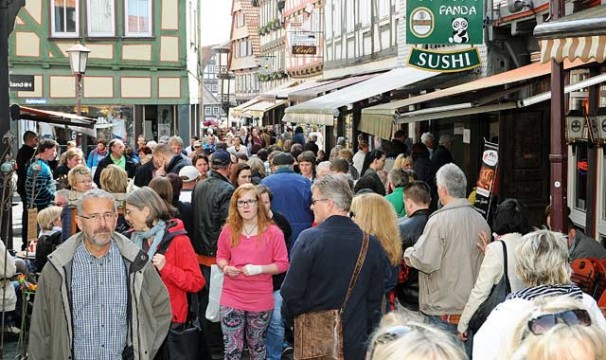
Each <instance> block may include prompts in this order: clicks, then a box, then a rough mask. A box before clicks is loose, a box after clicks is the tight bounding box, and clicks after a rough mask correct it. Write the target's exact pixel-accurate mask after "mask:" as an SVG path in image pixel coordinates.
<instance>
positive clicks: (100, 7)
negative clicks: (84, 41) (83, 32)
mask: <svg viewBox="0 0 606 360" xmlns="http://www.w3.org/2000/svg"><path fill="white" fill-rule="evenodd" d="M87 9H88V14H87V20H88V36H114V35H115V25H116V21H115V19H114V0H88V7H87Z"/></svg>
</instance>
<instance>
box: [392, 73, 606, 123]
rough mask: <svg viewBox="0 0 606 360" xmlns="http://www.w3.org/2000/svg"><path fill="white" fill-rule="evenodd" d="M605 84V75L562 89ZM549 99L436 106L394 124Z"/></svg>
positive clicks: (568, 90)
mask: <svg viewBox="0 0 606 360" xmlns="http://www.w3.org/2000/svg"><path fill="white" fill-rule="evenodd" d="M603 82H606V74H601V75H598V76H594V77H591V78H589V79H585V80H583V81H580V82H578V83H576V84H572V85H568V86H566V87H565V88H564V93H565V94H568V93H571V92H575V91H579V90H581V89H585V88H587V87H589V86H593V85H597V84H601V83H603ZM550 99H551V92H550V91H548V92H544V93H541V94H538V95H534V96H530V97H527V98H525V99H521V100H517V101H508V102H504V103H497V104H490V105H478V104H474V103H473V102H466V103H459V104H453V105H447V106H437V107H433V108H427V109H421V110H417V111H410V112H407V113H403V114H400V115H398V117H397V118H396V123H398V124H405V123H410V122H415V121H425V120H437V119H444V118H452V117H458V116H467V115H474V114H483V113H488V112H493V111H502V110H509V109H516V108H518V109H520V108H524V107H527V106H531V105H534V104H538V103H540V102H543V101H547V100H550Z"/></svg>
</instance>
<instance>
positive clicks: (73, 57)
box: [66, 44, 90, 155]
mask: <svg viewBox="0 0 606 360" xmlns="http://www.w3.org/2000/svg"><path fill="white" fill-rule="evenodd" d="M66 52H67V55H68V56H69V66H70V67H71V68H72V74H74V76H75V77H76V114H77V115H78V116H82V76H83V75H84V73H85V72H86V62H87V60H88V53H90V49H88V48H86V47H84V46H83V45H81V44H76V45H74V46H72V47H70V48H69V49H67V50H66ZM80 136H81V138H80V146H81V147H82V150H83V151H84V154H85V155H86V137H84V136H82V134H80Z"/></svg>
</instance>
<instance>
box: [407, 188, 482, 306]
mask: <svg viewBox="0 0 606 360" xmlns="http://www.w3.org/2000/svg"><path fill="white" fill-rule="evenodd" d="M482 231H485V232H486V233H487V234H489V233H490V228H489V227H488V224H487V223H486V220H484V218H483V217H482V215H480V214H479V213H478V212H477V211H476V210H474V208H473V207H471V205H469V203H468V202H467V199H456V200H453V201H451V202H450V203H449V204H448V205H446V206H444V207H443V208H441V209H439V210H437V211H436V212H434V213H433V214H432V215H431V216H430V217H429V220H428V221H427V225H425V230H424V231H423V235H421V237H420V238H419V240H418V241H417V243H416V244H415V246H414V247H411V248H408V249H406V251H405V252H404V260H405V261H406V263H407V264H408V265H410V266H412V267H414V268H416V269H418V270H419V309H420V310H421V312H423V313H425V314H427V315H455V314H461V313H462V312H463V309H464V308H465V304H466V303H467V299H468V298H469V294H470V293H471V289H472V288H473V285H474V284H475V282H476V279H477V277H478V273H479V271H480V265H481V264H482V259H483V255H482V253H481V252H480V250H479V249H478V247H477V246H476V244H477V243H478V240H479V237H478V235H479V234H480V232H482Z"/></svg>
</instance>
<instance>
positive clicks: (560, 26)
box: [534, 5, 606, 63]
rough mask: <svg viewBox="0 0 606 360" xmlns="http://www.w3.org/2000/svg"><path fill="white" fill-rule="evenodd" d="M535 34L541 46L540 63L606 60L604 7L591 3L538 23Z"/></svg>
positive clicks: (599, 61) (605, 14)
mask: <svg viewBox="0 0 606 360" xmlns="http://www.w3.org/2000/svg"><path fill="white" fill-rule="evenodd" d="M534 36H535V37H536V38H537V40H538V41H539V44H540V46H541V61H542V62H547V61H549V60H551V59H554V60H556V61H557V62H562V61H563V60H564V59H569V60H574V59H580V60H582V61H589V60H591V59H593V60H595V61H596V62H598V63H602V62H604V60H605V59H606V6H604V5H601V6H600V5H598V6H594V7H591V8H589V9H585V10H582V11H578V12H575V13H573V14H572V15H569V16H565V17H563V18H561V19H558V20H555V21H550V22H546V23H543V24H540V25H537V26H536V27H535V29H534Z"/></svg>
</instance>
